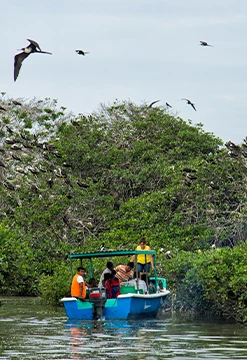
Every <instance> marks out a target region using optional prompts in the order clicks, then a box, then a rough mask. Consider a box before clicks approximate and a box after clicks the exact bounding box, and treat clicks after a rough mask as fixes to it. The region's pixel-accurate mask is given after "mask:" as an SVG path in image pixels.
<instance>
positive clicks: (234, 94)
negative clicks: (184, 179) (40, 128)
mask: <svg viewBox="0 0 247 360" xmlns="http://www.w3.org/2000/svg"><path fill="white" fill-rule="evenodd" d="M0 28H1V48H2V51H1V77H0V79H1V81H0V92H1V91H5V92H6V93H7V96H9V97H11V98H12V97H14V98H16V99H33V98H34V97H36V98H39V99H44V98H45V97H50V98H52V99H58V103H59V105H63V106H66V107H67V109H68V110H71V111H72V112H73V113H75V114H78V113H84V114H85V115H87V114H89V113H90V112H92V111H93V110H97V109H98V107H99V105H100V103H106V104H108V103H109V104H111V103H113V101H114V100H115V99H118V100H119V101H122V100H131V101H133V102H135V103H136V104H143V103H144V102H146V103H150V102H152V101H154V100H157V99H160V100H161V101H160V102H159V103H158V104H157V105H160V106H162V105H163V106H165V103H166V102H168V103H169V104H171V105H172V109H171V110H170V113H171V114H176V115H178V116H180V117H181V118H183V119H184V120H188V119H190V120H192V124H197V123H202V124H203V128H204V130H205V131H209V132H212V133H213V134H214V135H215V136H217V137H220V138H221V139H222V140H223V141H224V142H226V141H228V140H231V141H234V142H236V143H242V140H243V139H244V138H245V137H246V136H247V116H246V115H247V114H246V110H247V101H246V100H247V0H189V1H185V0H124V1H120V0H39V1H38V0H21V1H19V0H8V1H7V0H6V1H4V2H2V4H1V25H0ZM27 38H29V39H33V40H35V41H36V42H38V43H39V45H40V47H41V49H42V50H45V51H50V52H52V56H51V55H43V54H31V55H30V56H29V57H28V58H27V59H26V60H25V61H24V62H23V65H22V68H21V70H20V74H19V77H18V78H17V80H16V82H14V78H13V73H14V67H13V64H14V55H15V54H17V53H18V49H20V48H22V47H24V46H26V45H28V41H27V40H26V39H27ZM200 40H204V41H207V42H208V43H209V44H212V45H213V46H212V47H202V46H200V45H199V44H200ZM76 49H82V50H84V51H89V52H90V54H88V55H86V56H85V57H84V56H79V55H77V54H76V52H75V50H76ZM182 98H188V99H190V100H191V101H192V102H193V103H194V104H195V107H196V109H197V111H194V110H193V108H192V107H191V106H190V105H188V104H187V103H186V101H183V100H181V99H182Z"/></svg>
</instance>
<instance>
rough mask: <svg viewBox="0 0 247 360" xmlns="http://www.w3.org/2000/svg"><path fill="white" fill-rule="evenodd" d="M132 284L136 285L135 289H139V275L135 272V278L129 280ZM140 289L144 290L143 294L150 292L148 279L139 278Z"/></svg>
mask: <svg viewBox="0 0 247 360" xmlns="http://www.w3.org/2000/svg"><path fill="white" fill-rule="evenodd" d="M128 283H129V285H130V286H134V287H135V289H137V277H136V273H135V278H134V279H132V280H130V281H129V282H128ZM138 289H140V290H143V294H147V293H148V289H147V284H146V281H144V280H142V279H138Z"/></svg>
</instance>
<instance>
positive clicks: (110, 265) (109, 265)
mask: <svg viewBox="0 0 247 360" xmlns="http://www.w3.org/2000/svg"><path fill="white" fill-rule="evenodd" d="M113 269H114V265H113V262H112V261H107V263H106V268H105V270H104V271H103V272H102V274H101V276H100V279H99V285H98V287H104V286H105V284H104V275H105V274H107V273H108V274H111V272H112V270H113Z"/></svg>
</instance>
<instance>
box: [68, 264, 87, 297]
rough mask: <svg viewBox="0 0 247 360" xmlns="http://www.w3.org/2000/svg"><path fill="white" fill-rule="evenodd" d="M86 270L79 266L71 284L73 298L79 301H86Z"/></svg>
mask: <svg viewBox="0 0 247 360" xmlns="http://www.w3.org/2000/svg"><path fill="white" fill-rule="evenodd" d="M85 272H86V270H85V269H84V268H83V267H81V266H79V267H78V268H77V274H75V275H74V277H73V279H72V284H71V296H73V297H76V298H78V299H85V297H86V283H85V282H84V275H85Z"/></svg>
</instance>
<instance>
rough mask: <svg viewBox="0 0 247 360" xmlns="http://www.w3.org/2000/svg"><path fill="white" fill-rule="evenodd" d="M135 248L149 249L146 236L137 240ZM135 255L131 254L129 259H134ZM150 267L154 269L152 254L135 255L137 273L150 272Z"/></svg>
mask: <svg viewBox="0 0 247 360" xmlns="http://www.w3.org/2000/svg"><path fill="white" fill-rule="evenodd" d="M136 250H151V249H150V247H149V246H148V245H147V242H146V238H145V237H143V238H141V239H140V241H139V245H138V246H137V247H136ZM135 256H136V255H133V256H132V257H131V259H130V261H134V260H135ZM150 268H151V269H152V270H153V269H154V261H153V257H152V255H146V254H139V255H137V271H138V273H143V272H146V273H150Z"/></svg>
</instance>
